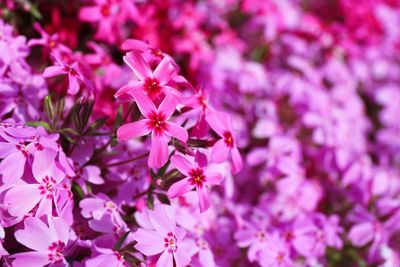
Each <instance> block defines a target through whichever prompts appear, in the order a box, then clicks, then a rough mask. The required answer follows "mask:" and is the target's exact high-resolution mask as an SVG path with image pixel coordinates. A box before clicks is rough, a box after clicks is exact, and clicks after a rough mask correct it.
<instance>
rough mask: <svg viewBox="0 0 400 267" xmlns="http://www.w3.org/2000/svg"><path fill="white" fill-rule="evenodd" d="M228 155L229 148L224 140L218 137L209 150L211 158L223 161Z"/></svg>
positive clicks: (215, 160)
mask: <svg viewBox="0 0 400 267" xmlns="http://www.w3.org/2000/svg"><path fill="white" fill-rule="evenodd" d="M228 155H229V148H228V147H227V146H226V144H225V141H224V140H223V139H220V140H219V141H217V142H216V143H215V145H214V146H213V147H212V150H211V159H212V160H213V161H214V162H217V163H221V162H224V161H225V160H226V159H227V158H228Z"/></svg>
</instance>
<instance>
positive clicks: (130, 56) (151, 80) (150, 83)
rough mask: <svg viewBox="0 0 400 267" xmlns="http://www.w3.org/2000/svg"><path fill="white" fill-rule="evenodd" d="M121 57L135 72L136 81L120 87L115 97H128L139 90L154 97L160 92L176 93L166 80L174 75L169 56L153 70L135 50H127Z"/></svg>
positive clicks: (174, 71) (123, 98) (122, 98)
mask: <svg viewBox="0 0 400 267" xmlns="http://www.w3.org/2000/svg"><path fill="white" fill-rule="evenodd" d="M123 59H124V61H125V63H126V64H127V65H128V66H129V67H130V68H131V69H132V71H133V72H134V73H135V75H136V77H137V79H138V81H135V82H133V83H132V84H129V85H126V86H124V87H122V88H120V89H119V90H118V92H117V93H116V94H115V97H116V98H117V99H119V100H125V99H126V98H128V99H129V98H130V96H131V94H130V93H131V92H134V91H139V90H141V91H143V92H145V93H146V94H147V95H148V96H149V97H150V98H155V97H157V96H158V95H159V94H161V93H165V94H167V93H174V94H176V92H175V91H176V90H175V89H173V88H172V87H170V86H168V82H169V81H170V80H171V79H173V78H174V77H175V76H176V69H175V67H174V65H173V64H172V63H171V60H170V59H169V58H167V57H166V58H164V59H163V60H162V61H161V62H160V63H159V64H158V66H157V67H156V69H155V70H154V72H153V71H152V70H151V68H150V66H149V65H148V64H147V63H146V61H145V60H144V59H143V57H142V56H141V55H140V54H139V53H137V52H129V53H127V54H126V56H124V57H123Z"/></svg>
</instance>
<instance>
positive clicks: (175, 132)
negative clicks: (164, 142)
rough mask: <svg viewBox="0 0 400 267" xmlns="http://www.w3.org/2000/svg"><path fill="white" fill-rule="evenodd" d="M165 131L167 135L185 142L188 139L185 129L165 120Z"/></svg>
mask: <svg viewBox="0 0 400 267" xmlns="http://www.w3.org/2000/svg"><path fill="white" fill-rule="evenodd" d="M165 132H166V133H167V134H168V135H170V136H172V137H175V138H177V139H179V140H181V141H182V142H186V141H187V140H188V139H189V135H188V132H187V131H186V129H185V128H183V127H181V126H179V125H177V124H175V123H170V122H167V129H166V131H165Z"/></svg>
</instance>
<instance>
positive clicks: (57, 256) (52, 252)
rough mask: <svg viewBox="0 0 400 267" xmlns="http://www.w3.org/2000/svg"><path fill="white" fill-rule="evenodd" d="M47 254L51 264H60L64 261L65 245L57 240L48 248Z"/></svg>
mask: <svg viewBox="0 0 400 267" xmlns="http://www.w3.org/2000/svg"><path fill="white" fill-rule="evenodd" d="M48 249H49V253H48V254H47V256H48V258H49V261H50V262H51V263H61V262H62V261H63V259H64V255H63V252H64V249H65V244H64V242H62V241H60V240H58V241H56V242H53V243H51V244H50V246H49V248H48Z"/></svg>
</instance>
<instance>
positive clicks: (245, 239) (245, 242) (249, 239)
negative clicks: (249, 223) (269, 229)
mask: <svg viewBox="0 0 400 267" xmlns="http://www.w3.org/2000/svg"><path fill="white" fill-rule="evenodd" d="M255 234H256V233H255V231H254V230H252V229H243V230H238V231H237V232H236V233H235V239H236V242H237V244H238V246H239V247H241V248H243V247H248V246H250V245H251V244H253V243H254V241H255Z"/></svg>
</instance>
